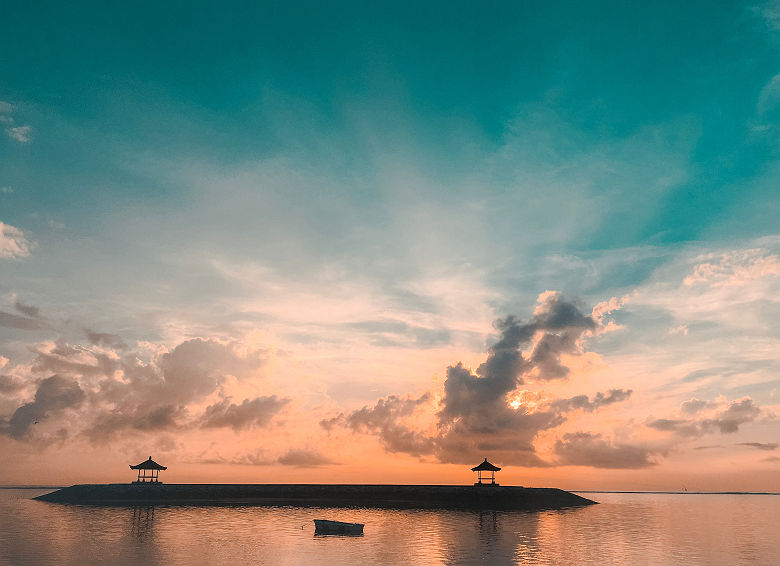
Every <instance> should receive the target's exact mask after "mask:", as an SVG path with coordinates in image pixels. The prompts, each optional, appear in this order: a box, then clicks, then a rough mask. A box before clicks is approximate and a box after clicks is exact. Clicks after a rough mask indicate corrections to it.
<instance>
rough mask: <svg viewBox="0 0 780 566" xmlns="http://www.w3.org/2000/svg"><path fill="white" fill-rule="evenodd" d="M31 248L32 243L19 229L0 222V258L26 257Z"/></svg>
mask: <svg viewBox="0 0 780 566" xmlns="http://www.w3.org/2000/svg"><path fill="white" fill-rule="evenodd" d="M33 247H34V243H33V242H31V241H30V240H28V239H27V236H25V234H24V232H22V231H21V230H20V229H19V228H16V227H14V226H11V225H10V224H4V223H3V222H0V258H5V259H17V258H22V257H27V256H29V255H30V250H31V249H32V248H33Z"/></svg>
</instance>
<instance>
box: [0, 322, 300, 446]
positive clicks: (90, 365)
mask: <svg viewBox="0 0 780 566" xmlns="http://www.w3.org/2000/svg"><path fill="white" fill-rule="evenodd" d="M28 310H29V309H28ZM14 316H15V315H14ZM0 320H2V319H0ZM26 320H30V321H35V320H37V319H26ZM87 336H88V337H89V338H90V342H92V345H88V346H84V345H78V344H70V343H68V342H67V341H65V340H63V339H60V340H56V341H49V342H44V343H41V344H39V345H37V346H35V347H33V348H31V351H32V352H33V354H34V357H33V359H32V361H31V362H30V364H29V366H26V368H27V369H26V371H28V372H29V373H30V375H31V376H36V375H47V374H49V375H50V374H56V378H57V380H67V383H69V384H72V385H73V387H75V388H78V391H80V392H81V395H80V396H79V403H78V404H76V403H73V404H72V406H73V407H74V408H76V407H80V408H81V411H80V416H81V418H80V420H79V423H83V425H82V426H80V432H81V433H83V434H84V435H85V436H86V437H87V438H89V439H90V440H92V441H93V442H108V441H110V440H112V439H113V438H115V437H116V436H117V435H118V434H119V433H121V432H122V431H143V430H148V429H149V430H190V429H195V428H203V427H205V428H215V427H223V426H225V427H232V428H234V429H236V430H238V429H241V428H246V427H250V426H263V425H265V424H267V423H268V421H269V419H270V418H271V417H273V415H275V414H276V413H277V412H278V411H279V410H281V409H282V408H283V407H284V406H285V405H286V404H287V403H288V401H289V400H287V399H279V398H276V397H274V396H270V397H257V398H255V399H246V400H244V401H243V402H242V403H240V404H235V403H231V402H230V401H229V399H224V400H223V401H221V402H217V403H213V404H212V405H210V406H209V407H207V409H206V411H205V412H204V413H203V414H200V415H199V414H193V413H192V409H191V406H192V405H193V404H194V403H198V402H200V401H202V400H203V399H205V398H207V397H208V396H209V395H212V394H214V393H217V392H219V393H220V394H222V393H223V391H222V385H223V384H224V382H225V380H226V379H227V377H228V376H233V377H235V378H236V379H244V378H247V377H251V376H256V375H257V373H258V372H259V371H260V370H261V369H262V368H263V366H264V365H265V363H266V359H267V352H266V351H265V350H262V349H248V348H246V347H243V346H242V345H240V344H239V343H237V342H230V341H220V340H207V339H192V340H187V341H184V342H182V343H181V344H179V345H177V346H176V347H175V348H173V349H171V350H170V351H167V352H166V351H163V352H160V353H158V354H155V355H153V357H152V358H151V359H149V360H146V361H144V359H143V357H144V356H143V355H142V354H141V353H139V352H134V351H127V347H126V345H125V343H124V341H123V340H121V338H120V337H119V336H117V335H113V334H106V333H96V332H92V331H87ZM15 383H16V382H15V381H11V380H10V379H9V380H4V385H5V386H6V389H9V388H14V387H15ZM43 383H50V382H48V381H44V382H43ZM57 383H60V382H57ZM47 387H49V388H50V387H51V385H48V386H47ZM47 391H48V390H47V389H44V390H43V391H41V392H40V394H36V400H35V401H33V402H32V403H27V404H26V405H23V406H22V407H19V408H18V409H17V412H16V413H14V416H12V417H11V418H10V419H6V426H5V428H4V430H5V432H7V433H8V434H9V435H12V436H14V437H15V438H19V439H25V440H27V439H29V440H32V439H33V436H32V435H29V434H27V433H28V432H29V422H30V421H31V419H32V420H33V421H34V420H36V419H37V420H40V415H41V414H44V415H48V414H50V413H51V414H55V412H56V411H53V410H49V409H48V408H49V407H50V405H51V403H49V404H46V401H47V399H49V398H51V397H52V396H51V395H48V396H46V393H47ZM39 397H40V398H39ZM81 401H84V403H83V406H82V403H81ZM25 423H27V424H25Z"/></svg>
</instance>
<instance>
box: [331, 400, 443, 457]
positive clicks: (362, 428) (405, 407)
mask: <svg viewBox="0 0 780 566" xmlns="http://www.w3.org/2000/svg"><path fill="white" fill-rule="evenodd" d="M431 399H432V395H431V394H430V393H425V394H423V395H421V396H420V397H418V398H417V399H415V398H412V397H397V396H395V395H390V396H389V397H387V398H384V399H379V400H378V401H377V403H376V405H374V406H373V407H363V408H362V409H359V410H357V411H354V412H353V413H351V414H350V415H348V416H345V415H344V414H341V415H339V416H337V417H334V418H332V419H327V420H323V421H321V422H320V424H321V425H322V426H323V427H324V428H325V429H327V430H331V429H332V428H333V427H334V426H335V425H337V424H340V425H343V426H346V427H348V428H350V429H352V430H353V431H355V432H364V433H370V434H376V435H378V436H379V439H380V441H381V442H382V445H383V446H384V448H385V450H387V451H388V452H404V453H407V454H411V455H412V456H421V455H424V454H430V453H432V452H433V450H434V440H433V439H432V438H429V437H427V436H426V435H424V434H421V433H419V432H417V431H415V430H413V429H412V428H410V427H409V426H408V425H406V424H404V423H403V419H404V417H409V416H411V415H413V414H414V413H415V411H417V410H418V409H419V408H421V407H424V406H426V405H428V404H429V403H430V402H431Z"/></svg>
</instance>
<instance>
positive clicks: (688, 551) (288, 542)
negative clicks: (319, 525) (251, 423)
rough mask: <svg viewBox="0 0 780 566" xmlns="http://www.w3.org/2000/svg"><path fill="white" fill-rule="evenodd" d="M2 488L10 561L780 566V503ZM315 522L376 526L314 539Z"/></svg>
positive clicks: (3, 540) (4, 548) (1, 533)
mask: <svg viewBox="0 0 780 566" xmlns="http://www.w3.org/2000/svg"><path fill="white" fill-rule="evenodd" d="M46 491H48V490H31V489H0V564H3V565H5V564H74V565H76V564H78V565H80V566H81V565H84V564H112V565H114V564H117V565H122V564H127V565H138V564H144V565H154V564H160V565H175V564H182V565H185V564H186V565H192V564H274V565H287V564H306V565H311V564H321V565H331V564H360V565H366V564H398V565H404V566H408V565H410V564H414V565H428V564H495V565H509V564H572V565H575V564H576V565H579V564H629V565H635V564H686V565H688V564H750V565H760V564H766V565H777V564H780V496H773V495H649V494H589V495H588V497H591V498H592V499H595V500H597V501H600V502H601V503H602V504H601V505H594V506H591V507H586V508H582V509H572V510H566V511H545V512H539V513H510V512H498V513H493V512H483V513H479V512H461V511H408V510H404V511H393V510H375V509H325V508H320V509H299V508H290V507H248V506H247V507H244V506H238V507H153V508H152V507H148V508H147V507H143V508H129V507H80V506H67V505H57V504H52V503H43V502H39V501H32V500H31V498H32V497H34V496H36V495H39V494H42V493H45V492H46ZM314 518H329V519H335V520H346V521H357V522H361V523H365V525H366V527H365V535H364V536H362V537H342V536H314V524H313V523H312V519H314Z"/></svg>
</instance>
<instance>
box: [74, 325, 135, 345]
mask: <svg viewBox="0 0 780 566" xmlns="http://www.w3.org/2000/svg"><path fill="white" fill-rule="evenodd" d="M84 334H86V336H87V339H88V340H89V343H90V344H94V345H95V346H107V347H109V348H114V349H116V350H124V349H125V348H127V344H125V342H124V340H122V337H121V336H119V335H118V334H110V333H106V332H95V331H93V330H90V329H89V328H85V329H84Z"/></svg>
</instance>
